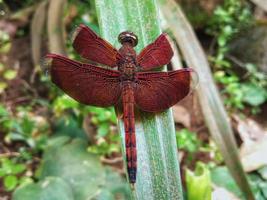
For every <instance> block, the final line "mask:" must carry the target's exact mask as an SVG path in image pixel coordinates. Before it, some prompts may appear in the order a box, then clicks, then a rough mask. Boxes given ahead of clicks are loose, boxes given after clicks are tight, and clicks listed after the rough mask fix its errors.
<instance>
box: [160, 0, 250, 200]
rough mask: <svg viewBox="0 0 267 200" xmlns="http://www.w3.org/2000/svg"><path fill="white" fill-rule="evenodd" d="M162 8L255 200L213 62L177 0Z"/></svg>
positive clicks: (227, 152)
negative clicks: (212, 66) (222, 98)
mask: <svg viewBox="0 0 267 200" xmlns="http://www.w3.org/2000/svg"><path fill="white" fill-rule="evenodd" d="M159 2H160V4H161V11H162V13H163V16H164V17H165V18H166V21H168V22H169V27H170V30H171V31H172V32H173V35H174V36H175V39H176V41H177V42H178V45H179V47H180V49H181V51H182V54H183V56H184V58H185V61H186V63H187V65H188V66H190V67H193V68H194V69H195V70H196V71H197V73H198V75H199V86H198V87H197V89H196V91H197V93H198V97H199V102H200V104H201V108H202V112H203V115H204V118H205V122H206V125H207V126H208V128H209V132H210V134H211V135H212V137H213V139H214V141H215V142H216V144H217V145H218V148H219V150H220V152H221V154H222V156H223V157H224V160H225V163H226V165H227V167H228V168H229V170H230V172H231V174H232V175H233V177H234V179H235V181H236V182H237V183H238V186H239V187H240V188H241V190H242V192H243V193H244V195H245V196H246V198H247V199H250V200H253V199H254V197H253V194H252V191H251V188H250V186H249V184H248V181H247V179H246V175H245V173H244V170H243V168H242V165H241V162H240V160H239V155H238V149H237V145H236V142H235V139H234V136H233V135H234V134H233V130H232V127H231V124H230V123H229V122H230V120H229V117H228V116H227V112H226V110H225V108H224V106H223V103H222V100H221V98H220V95H219V92H218V89H217V87H216V84H215V83H214V80H213V78H212V73H211V70H210V66H209V63H208V61H207V58H206V55H205V53H204V51H203V49H202V48H201V46H200V43H199V41H198V39H197V37H196V35H195V33H194V31H193V28H192V27H191V25H190V24H189V22H188V21H187V19H186V17H185V15H184V13H183V12H182V10H181V8H180V7H179V5H178V4H177V3H176V2H175V1H174V0H168V1H167V0H160V1H159Z"/></svg>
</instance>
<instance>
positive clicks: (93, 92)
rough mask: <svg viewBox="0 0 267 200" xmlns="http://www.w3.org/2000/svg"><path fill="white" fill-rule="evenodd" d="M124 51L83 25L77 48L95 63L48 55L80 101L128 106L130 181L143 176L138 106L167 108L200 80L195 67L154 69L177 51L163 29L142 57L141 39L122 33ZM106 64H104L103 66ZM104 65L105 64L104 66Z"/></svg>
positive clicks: (60, 82)
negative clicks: (139, 165)
mask: <svg viewBox="0 0 267 200" xmlns="http://www.w3.org/2000/svg"><path fill="white" fill-rule="evenodd" d="M118 40H119V42H120V43H121V47H120V49H118V50H117V49H116V48H114V47H113V46H112V45H111V44H110V43H109V42H107V41H106V40H104V39H102V38H101V37H99V36H98V35H97V34H96V33H95V32H93V31H92V30H91V29H90V28H89V27H87V26H85V25H83V24H81V25H80V26H78V27H77V29H76V30H75V32H74V34H73V39H72V44H73V48H74V49H75V50H76V51H77V53H78V54H80V55H81V57H83V58H85V59H87V60H89V61H91V62H92V63H97V64H89V63H81V62H77V61H74V60H72V59H69V58H67V57H65V56H62V55H58V54H47V55H46V56H45V63H46V67H47V68H48V69H49V72H50V75H51V80H52V82H53V83H54V84H55V85H56V86H57V87H59V88H60V89H61V90H63V92H65V93H66V94H67V95H69V96H70V97H72V98H73V99H75V100H76V101H78V102H80V103H82V104H85V105H92V106H98V107H110V106H118V105H121V106H122V113H123V115H122V119H123V123H124V130H125V149H126V165H127V173H128V180H129V182H130V183H132V184H134V183H135V182H136V174H137V151H136V133H135V113H134V110H135V108H137V109H140V110H142V111H145V112H152V113H159V112H162V111H164V110H166V109H168V108H170V107H171V106H173V105H174V104H176V103H177V102H179V101H180V100H182V99H183V98H184V97H185V96H187V95H188V94H189V93H190V91H192V89H193V88H194V86H195V85H196V83H197V81H196V80H197V78H196V77H197V73H196V72H195V71H194V70H193V69H191V68H183V69H179V70H175V71H169V72H157V71H151V70H153V69H156V68H159V67H162V66H164V65H166V64H168V63H169V62H170V60H171V58H172V56H173V50H172V48H171V45H170V43H169V41H168V39H167V34H166V33H162V34H161V35H160V36H158V38H157V39H156V40H155V41H154V42H152V43H151V44H149V45H148V46H146V47H145V48H144V49H143V50H142V51H141V52H140V53H139V54H138V55H137V53H136V51H135V50H134V47H135V46H136V45H137V44H138V37H137V36H136V35H135V34H134V33H133V32H130V31H125V32H122V33H120V34H119V36H118ZM99 65H100V66H99ZM101 65H102V67H101Z"/></svg>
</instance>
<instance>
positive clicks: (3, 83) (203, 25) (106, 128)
mask: <svg viewBox="0 0 267 200" xmlns="http://www.w3.org/2000/svg"><path fill="white" fill-rule="evenodd" d="M203 2H204V3H203ZM255 2H256V4H255ZM255 2H254V1H248V0H224V1H220V0H208V1H201V0H177V1H172V0H166V1H163V0H159V1H157V2H156V3H157V6H158V9H159V10H160V15H159V16H160V22H161V27H162V30H163V31H165V32H168V33H169V35H170V41H171V42H172V45H173V48H174V50H175V51H176V54H175V56H174V58H173V59H172V62H171V63H170V64H169V65H168V69H169V70H173V69H177V68H179V66H181V65H184V66H186V64H187V65H188V60H189V59H188V57H187V55H188V54H187V53H186V52H185V51H186V50H184V49H185V48H184V46H185V43H183V42H182V41H181V40H180V39H179V35H178V36H177V33H176V32H175V29H174V26H175V23H177V24H178V23H181V20H182V18H179V15H178V14H177V13H178V11H177V10H174V9H173V7H170V6H169V5H172V4H171V3H175V5H176V6H178V5H180V6H181V8H182V10H183V12H184V13H185V15H186V17H187V18H188V20H189V22H190V24H191V26H192V27H193V29H194V31H195V33H196V35H197V38H198V40H199V42H200V44H201V46H202V47H203V49H204V51H205V55H206V58H208V61H209V66H210V70H211V73H212V74H211V75H212V76H213V78H214V80H215V82H216V85H217V88H218V89H219V92H220V96H221V99H222V101H223V104H224V106H225V108H226V110H227V114H228V116H229V119H230V125H231V128H232V129H233V130H234V131H233V135H232V136H234V139H235V141H236V143H237V146H238V152H237V153H238V154H239V157H240V160H241V163H242V166H243V168H244V171H245V172H246V177H247V179H248V182H249V187H250V189H251V190H252V192H253V195H254V197H255V199H257V200H261V199H267V159H266V153H267V148H266V147H267V136H266V133H267V132H266V127H267V121H266V119H267V104H266V102H267V79H266V72H267V62H266V60H267V54H266V52H267V51H266V50H267V27H266V20H267V15H266V12H267V10H266V7H265V6H264V5H265V4H264V3H263V4H261V1H255ZM98 6H99V5H98ZM168 6H169V7H168ZM62 8H64V9H62ZM178 8H179V7H178ZM166 10H167V11H169V13H172V14H173V16H176V18H174V20H173V21H170V20H169V18H168V16H167V15H165V14H166ZM98 17H99V13H98V15H97V9H96V5H95V3H94V1H89V0H88V1H84V0H57V1H48V0H47V1H46V0H43V1H41V0H38V1H33V0H25V1H17V0H12V1H9V0H7V1H3V0H0V99H1V101H0V199H1V198H3V199H11V196H12V197H13V199H16V200H28V199H30V200H32V199H41V198H43V199H49V200H51V199H64V200H65V199H66V200H68V199H70V200H72V199H75V200H84V199H131V198H135V197H132V192H131V188H130V187H129V185H128V184H127V181H126V179H125V177H126V176H125V170H124V168H123V157H122V153H121V138H120V135H119V134H118V133H119V130H118V128H117V117H116V115H115V111H114V108H107V109H103V108H97V107H92V106H84V105H81V104H79V103H77V102H76V101H74V100H72V99H71V98H69V97H68V96H67V95H65V94H63V93H62V92H61V91H60V90H58V89H57V88H56V87H55V86H54V85H53V84H52V83H51V82H50V80H49V77H48V76H47V75H46V73H45V72H44V71H42V70H41V64H40V63H41V60H42V57H43V56H44V55H45V54H46V53H47V52H51V51H53V52H60V53H62V54H66V55H68V56H69V57H70V58H73V59H76V60H81V58H80V57H79V56H78V55H77V54H76V52H74V50H73V48H72V46H71V41H70V39H69V35H71V32H72V31H73V30H74V29H75V27H76V26H77V25H79V24H80V23H84V24H86V25H88V26H90V27H91V28H92V29H93V30H95V31H96V32H97V33H100V28H99V21H98ZM102 33H103V30H102ZM186 44H187V45H191V43H186ZM115 45H116V44H115ZM192 45H193V42H192ZM189 63H190V62H189ZM192 67H194V66H192ZM201 67H202V66H200V68H198V69H201ZM198 73H199V74H200V77H201V70H200V71H198ZM199 84H200V86H199V87H200V89H198V88H196V89H195V92H193V93H191V94H190V95H189V96H188V97H187V98H186V99H184V100H183V101H182V102H180V103H179V104H177V105H175V106H174V107H173V116H174V121H175V130H176V142H177V145H178V149H179V157H178V158H177V159H179V163H180V166H181V175H182V182H183V192H184V198H185V199H189V200H198V199H199V200H208V199H211V195H212V196H213V198H217V199H221V198H222V197H223V198H222V199H248V198H247V197H248V196H249V195H248V193H249V189H247V188H246V186H245V185H243V186H242V185H241V186H240V184H236V182H235V181H237V182H238V176H242V171H241V172H240V171H236V172H234V171H233V170H232V169H233V168H234V167H235V166H233V164H236V163H237V165H238V161H237V162H236V163H234V162H232V168H231V167H230V168H229V170H230V172H231V173H229V170H228V168H227V167H226V165H227V166H228V167H229V159H231V157H227V156H225V155H227V153H225V152H224V151H223V148H222V147H221V146H220V143H218V141H217V140H216V135H214V133H213V132H211V128H210V124H209V121H208V120H207V118H206V117H205V110H206V109H208V108H207V107H205V106H203V105H204V104H203V103H202V102H201V101H200V100H199V99H198V96H201V95H197V92H196V91H198V92H199V91H202V87H208V86H209V85H211V84H212V83H211V82H207V81H206V80H203V79H202V78H200V83H199ZM203 91H204V90H203ZM210 95H211V96H216V94H215V93H214V94H210ZM218 116H219V113H218V115H217V114H216V113H215V114H214V113H213V114H212V116H211V117H212V118H214V119H216V117H218ZM225 120H228V119H225ZM230 132H231V131H230ZM137 134H138V133H137ZM221 134H222V135H221V137H223V138H227V137H228V136H227V133H226V131H225V132H222V133H221ZM137 142H138V141H137ZM230 145H231V144H230ZM227 148H228V147H227ZM229 148H232V147H229ZM233 149H235V148H233ZM230 166H231V163H230ZM236 167H238V166H236ZM177 174H178V175H179V172H177ZM231 175H232V176H233V177H234V179H233V178H232V176H231Z"/></svg>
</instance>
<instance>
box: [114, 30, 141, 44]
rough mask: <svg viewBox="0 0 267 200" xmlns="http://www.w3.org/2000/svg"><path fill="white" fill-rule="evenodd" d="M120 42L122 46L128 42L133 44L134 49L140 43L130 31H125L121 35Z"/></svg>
mask: <svg viewBox="0 0 267 200" xmlns="http://www.w3.org/2000/svg"><path fill="white" fill-rule="evenodd" d="M118 40H119V42H120V43H121V44H123V43H125V42H127V43H131V44H132V46H133V47H135V46H136V45H137V43H138V37H137V36H136V35H135V34H134V33H133V32H130V31H125V32H122V33H120V34H119V37H118Z"/></svg>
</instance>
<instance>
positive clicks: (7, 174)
mask: <svg viewBox="0 0 267 200" xmlns="http://www.w3.org/2000/svg"><path fill="white" fill-rule="evenodd" d="M26 170H27V166H26V164H24V163H18V160H16V159H8V158H5V157H3V158H0V178H2V179H3V185H4V187H5V189H6V190H7V191H11V190H14V189H15V188H16V187H17V186H18V185H24V184H27V183H30V182H32V179H31V178H30V177H29V176H25V172H26Z"/></svg>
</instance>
